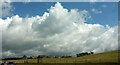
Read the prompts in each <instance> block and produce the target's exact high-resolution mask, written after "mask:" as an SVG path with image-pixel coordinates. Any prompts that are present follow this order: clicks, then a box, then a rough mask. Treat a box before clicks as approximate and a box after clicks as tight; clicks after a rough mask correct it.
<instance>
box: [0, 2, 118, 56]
mask: <svg viewBox="0 0 120 65" xmlns="http://www.w3.org/2000/svg"><path fill="white" fill-rule="evenodd" d="M90 18H91V16H90V15H89V12H88V11H86V10H83V11H78V10H77V9H71V10H70V11H68V10H67V9H65V8H63V6H62V5H61V4H60V3H59V2H57V3H56V4H55V6H51V8H50V9H49V12H45V13H44V14H43V16H35V17H27V18H23V17H20V16H19V15H15V16H12V17H8V18H7V19H5V20H3V19H0V22H1V23H0V25H2V31H3V32H2V43H3V56H6V57H7V56H22V55H28V56H30V55H40V54H46V55H75V54H76V53H80V52H83V51H88V52H89V51H94V52H95V53H99V52H105V51H111V50H117V49H118V42H117V40H118V38H117V36H118V33H117V32H118V29H117V28H118V26H114V27H110V26H108V25H107V26H103V25H100V24H87V23H86V22H87V20H89V19H90Z"/></svg>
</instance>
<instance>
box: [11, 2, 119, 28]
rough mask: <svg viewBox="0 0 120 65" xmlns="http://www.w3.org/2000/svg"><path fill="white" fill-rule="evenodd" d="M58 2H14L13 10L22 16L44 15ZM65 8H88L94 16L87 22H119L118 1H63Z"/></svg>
mask: <svg viewBox="0 0 120 65" xmlns="http://www.w3.org/2000/svg"><path fill="white" fill-rule="evenodd" d="M55 3H56V2H31V3H23V2H13V3H12V6H13V8H15V9H14V10H13V12H12V13H13V14H14V15H16V14H17V15H19V16H20V17H26V16H29V17H31V16H36V15H40V16H42V15H43V13H44V12H46V11H47V9H49V8H50V7H51V6H54V5H55ZM61 4H62V6H63V7H64V8H67V9H68V10H70V9H78V10H79V11H81V10H87V11H88V12H89V14H90V15H91V16H92V19H91V20H88V21H87V22H86V23H92V24H101V25H106V24H108V25H110V26H116V25H117V24H118V3H117V2H96V3H89V2H61Z"/></svg>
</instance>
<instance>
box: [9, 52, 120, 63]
mask: <svg viewBox="0 0 120 65" xmlns="http://www.w3.org/2000/svg"><path fill="white" fill-rule="evenodd" d="M118 52H120V50H116V51H110V52H104V53H98V54H93V55H88V56H83V57H74V58H44V59H42V63H118ZM119 54H120V53H119ZM10 61H13V62H16V63H24V61H28V63H37V59H27V60H25V59H22V60H8V62H10Z"/></svg>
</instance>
